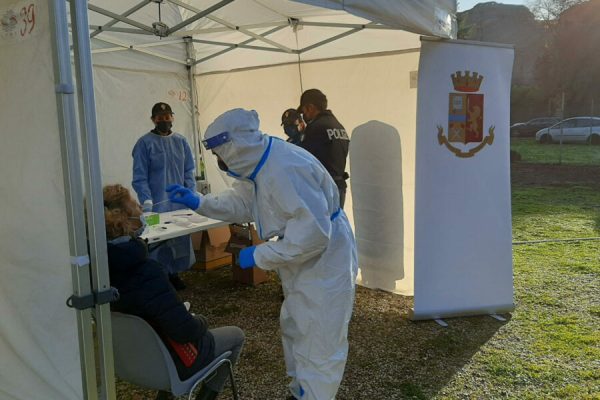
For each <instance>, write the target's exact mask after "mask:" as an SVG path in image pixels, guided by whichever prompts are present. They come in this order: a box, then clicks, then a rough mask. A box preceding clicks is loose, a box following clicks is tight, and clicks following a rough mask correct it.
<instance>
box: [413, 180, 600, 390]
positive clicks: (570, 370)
mask: <svg viewBox="0 0 600 400" xmlns="http://www.w3.org/2000/svg"><path fill="white" fill-rule="evenodd" d="M599 206H600V192H599V191H597V190H593V189H590V188H584V187H576V188H571V189H569V190H565V188H543V187H542V188H531V187H528V188H519V187H517V188H513V237H514V239H515V240H540V239H553V238H569V237H591V236H600V207H599ZM513 262H514V276H515V302H516V310H515V311H514V313H513V314H512V318H511V319H510V321H509V322H508V323H507V324H505V325H504V326H502V328H501V329H499V330H498V332H496V333H495V334H494V336H493V337H492V338H490V340H489V341H488V342H487V343H485V344H484V345H483V346H482V347H481V348H480V349H479V351H478V352H477V353H476V354H475V355H474V357H473V358H472V359H471V360H470V361H469V363H467V365H466V366H465V368H463V369H462V370H461V371H460V372H459V373H458V374H457V375H456V377H455V378H454V379H453V381H451V382H450V383H449V384H448V385H447V386H446V387H445V388H443V389H442V390H441V391H440V393H438V394H437V396H433V397H436V398H440V399H442V398H443V399H446V398H448V399H463V398H469V399H471V398H473V399H501V398H511V399H600V241H591V242H576V243H545V244H535V245H520V246H515V247H514V249H513ZM477 382H479V384H477ZM422 398H429V396H423V397H422Z"/></svg>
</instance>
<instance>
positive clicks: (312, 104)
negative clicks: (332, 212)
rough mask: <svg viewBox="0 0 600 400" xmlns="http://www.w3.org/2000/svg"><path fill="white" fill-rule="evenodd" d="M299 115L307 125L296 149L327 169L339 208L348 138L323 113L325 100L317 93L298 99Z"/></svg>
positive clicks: (330, 116)
mask: <svg viewBox="0 0 600 400" xmlns="http://www.w3.org/2000/svg"><path fill="white" fill-rule="evenodd" d="M298 112H301V113H302V115H303V117H304V121H306V123H307V125H306V128H304V137H303V139H302V142H301V143H300V146H301V147H303V148H304V149H306V150H308V151H309V152H310V153H311V154H312V155H313V156H315V157H316V158H317V159H318V160H319V161H321V164H323V166H324V167H325V169H327V171H328V172H329V174H330V175H331V177H332V178H333V180H334V181H335V184H336V185H337V187H338V190H339V192H340V207H342V208H343V207H344V200H345V199H346V186H347V185H346V179H348V178H349V176H348V173H347V172H346V157H347V156H348V148H349V146H350V138H349V137H348V134H347V133H346V129H344V127H343V126H342V124H340V123H339V121H338V120H337V118H335V116H334V115H333V113H332V112H331V111H330V110H328V109H327V97H325V95H324V94H323V92H321V91H320V90H318V89H308V90H306V91H305V92H304V93H302V96H301V97H300V106H298Z"/></svg>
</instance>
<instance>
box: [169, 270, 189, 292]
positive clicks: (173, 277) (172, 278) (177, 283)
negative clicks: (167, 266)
mask: <svg viewBox="0 0 600 400" xmlns="http://www.w3.org/2000/svg"><path fill="white" fill-rule="evenodd" d="M169 282H171V285H173V287H174V288H175V290H177V291H179V290H183V289H185V288H186V286H185V283H183V281H182V280H181V278H180V277H179V275H178V274H170V275H169Z"/></svg>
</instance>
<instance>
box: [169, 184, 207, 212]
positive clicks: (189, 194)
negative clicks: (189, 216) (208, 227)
mask: <svg viewBox="0 0 600 400" xmlns="http://www.w3.org/2000/svg"><path fill="white" fill-rule="evenodd" d="M166 191H167V192H168V193H169V200H171V201H172V202H173V203H179V204H183V205H185V206H186V207H188V208H191V209H192V210H197V209H198V207H200V203H201V202H202V198H201V197H200V195H199V194H198V193H196V192H194V191H193V190H190V189H188V188H186V187H184V186H181V185H169V186H167V189H166Z"/></svg>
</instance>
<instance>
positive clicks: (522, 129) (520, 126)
mask: <svg viewBox="0 0 600 400" xmlns="http://www.w3.org/2000/svg"><path fill="white" fill-rule="evenodd" d="M559 122H560V118H557V117H543V118H534V119H531V120H529V121H527V122H517V123H516V124H512V125H511V126H510V136H519V137H528V136H529V137H533V136H535V133H536V132H537V131H539V130H540V129H542V128H548V127H549V126H552V125H554V124H557V123H559Z"/></svg>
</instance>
